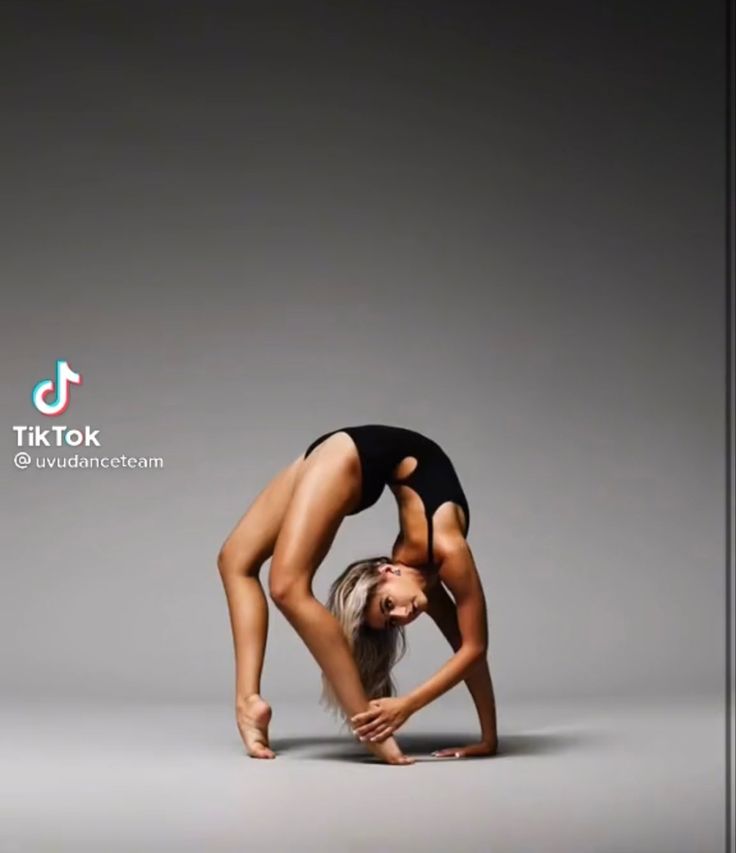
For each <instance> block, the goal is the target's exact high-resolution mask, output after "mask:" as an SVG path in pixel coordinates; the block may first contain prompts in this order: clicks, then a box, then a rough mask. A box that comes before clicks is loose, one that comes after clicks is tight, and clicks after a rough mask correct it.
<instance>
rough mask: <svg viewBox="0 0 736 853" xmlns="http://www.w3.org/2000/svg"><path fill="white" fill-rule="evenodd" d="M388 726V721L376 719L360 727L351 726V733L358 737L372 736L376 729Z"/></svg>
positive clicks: (381, 718) (380, 718)
mask: <svg viewBox="0 0 736 853" xmlns="http://www.w3.org/2000/svg"><path fill="white" fill-rule="evenodd" d="M387 724H388V721H387V720H385V719H383V717H380V716H379V717H376V719H375V720H371V721H370V722H369V723H364V724H363V725H362V726H357V727H356V726H353V731H354V732H355V733H356V734H357V735H358V736H360V737H365V736H367V735H371V734H374V733H375V732H376V730H377V729H380V728H383V727H384V726H385V725H387Z"/></svg>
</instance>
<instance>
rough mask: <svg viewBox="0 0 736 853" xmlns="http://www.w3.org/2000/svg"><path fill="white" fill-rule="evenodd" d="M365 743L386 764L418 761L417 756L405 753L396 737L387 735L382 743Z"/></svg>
mask: <svg viewBox="0 0 736 853" xmlns="http://www.w3.org/2000/svg"><path fill="white" fill-rule="evenodd" d="M365 745H366V746H367V747H368V749H370V751H371V752H372V753H373V754H374V755H375V756H376V758H379V759H380V760H381V761H384V762H385V763H386V764H414V762H415V761H416V759H415V758H412V757H411V756H409V755H404V753H403V752H402V751H401V748H400V747H399V745H398V743H396V740H395V738H392V737H387V738H386V740H384V741H382V742H381V743H370V742H369V741H366V743H365Z"/></svg>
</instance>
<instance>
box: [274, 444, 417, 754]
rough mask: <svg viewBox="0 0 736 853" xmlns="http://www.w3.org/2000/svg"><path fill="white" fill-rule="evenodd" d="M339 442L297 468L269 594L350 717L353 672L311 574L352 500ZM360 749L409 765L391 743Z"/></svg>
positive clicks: (357, 693)
mask: <svg viewBox="0 0 736 853" xmlns="http://www.w3.org/2000/svg"><path fill="white" fill-rule="evenodd" d="M342 439H345V440H346V441H348V442H349V441H350V439H349V438H348V437H347V436H342ZM339 442H340V439H338V437H337V436H336V437H334V438H333V439H332V440H331V441H330V446H329V447H328V446H326V445H321V446H320V447H318V448H317V449H316V450H315V451H314V454H313V456H310V457H309V458H308V459H307V460H306V462H305V464H304V466H303V471H302V472H301V476H300V479H299V481H298V483H297V484H296V487H295V489H294V492H293V494H292V497H291V500H290V502H289V506H288V509H287V511H286V515H285V517H284V519H283V523H282V526H281V530H280V531H279V534H278V538H277V540H276V546H275V549H274V553H273V558H272V560H271V572H270V576H269V592H270V595H271V598H272V599H273V601H274V603H275V604H276V605H277V607H278V608H279V609H280V610H281V611H282V613H283V614H284V615H285V616H286V618H287V619H288V621H289V622H290V623H291V625H292V626H293V627H294V628H295V630H296V631H297V632H298V634H299V636H300V637H301V638H302V639H303V640H304V642H305V644H306V645H307V648H308V649H309V650H310V652H311V653H312V654H313V656H314V657H315V659H316V660H317V663H318V664H319V666H320V667H321V669H322V671H323V672H324V674H325V676H326V678H327V679H328V681H329V682H330V684H331V685H332V687H333V688H334V690H335V693H336V695H337V697H338V700H339V701H340V704H341V705H342V706H343V708H344V710H345V711H346V713H347V714H349V715H353V714H357V713H358V712H359V711H364V710H365V709H367V708H368V698H367V696H366V694H365V690H364V689H363V685H362V683H361V681H360V675H359V673H358V668H357V666H356V664H355V660H354V659H353V656H352V654H351V652H350V647H349V646H348V643H347V640H346V638H345V636H344V634H343V632H342V629H341V628H340V625H339V623H338V621H337V620H336V619H335V617H334V616H333V615H332V614H331V613H330V612H329V610H327V608H326V607H324V606H323V605H322V604H321V603H320V602H319V601H318V600H317V599H316V598H315V597H314V595H313V594H312V578H313V576H314V573H315V571H316V570H317V567H318V566H319V564H320V563H321V562H322V560H323V559H324V557H325V554H326V553H327V551H328V549H329V547H330V545H331V544H332V541H333V539H334V537H335V534H336V532H337V530H338V528H339V526H340V524H341V522H342V520H343V518H344V516H345V514H346V513H347V512H349V511H350V510H351V508H352V506H354V504H355V500H356V488H355V483H356V480H355V476H354V469H352V470H351V468H350V465H351V464H352V463H351V461H350V459H349V458H346V455H345V453H344V452H343V451H342V450H341V449H340V446H339ZM320 451H321V452H320ZM366 746H368V748H369V749H370V750H371V751H372V752H373V753H374V754H375V755H377V756H378V757H379V758H381V759H382V760H383V761H386V762H388V763H391V764H409V763H412V762H413V759H411V758H408V757H407V756H405V755H403V754H402V753H401V750H400V749H399V746H398V744H397V743H396V741H395V740H394V739H393V738H387V739H386V740H384V741H383V742H381V743H374V744H366Z"/></svg>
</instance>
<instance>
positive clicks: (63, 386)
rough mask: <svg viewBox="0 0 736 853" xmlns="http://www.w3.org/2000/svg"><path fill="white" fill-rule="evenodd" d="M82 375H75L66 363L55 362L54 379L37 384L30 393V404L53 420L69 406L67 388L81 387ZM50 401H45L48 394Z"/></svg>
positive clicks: (43, 380) (59, 360)
mask: <svg viewBox="0 0 736 853" xmlns="http://www.w3.org/2000/svg"><path fill="white" fill-rule="evenodd" d="M81 384H82V374H81V373H75V372H74V371H73V370H72V369H71V367H70V366H69V362H68V361H63V360H62V359H57V360H56V376H55V378H54V379H42V380H41V381H40V382H37V383H36V385H35V386H34V388H33V391H32V393H31V402H32V403H33V405H34V406H35V407H36V408H37V409H38V411H39V412H41V414H42V415H48V416H49V417H51V418H53V417H56V416H57V415H61V414H62V413H63V412H65V411H66V410H67V408H68V406H69V386H70V385H81ZM52 393H53V394H54V396H53V398H52V400H51V401H50V402H49V401H48V400H47V398H48V396H49V395H50V394H52Z"/></svg>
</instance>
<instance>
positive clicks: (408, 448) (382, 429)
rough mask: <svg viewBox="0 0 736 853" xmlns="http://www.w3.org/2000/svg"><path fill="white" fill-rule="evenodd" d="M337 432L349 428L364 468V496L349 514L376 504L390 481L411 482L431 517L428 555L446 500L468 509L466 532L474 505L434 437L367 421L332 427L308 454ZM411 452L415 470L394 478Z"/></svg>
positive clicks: (316, 440)
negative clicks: (435, 520)
mask: <svg viewBox="0 0 736 853" xmlns="http://www.w3.org/2000/svg"><path fill="white" fill-rule="evenodd" d="M336 432H346V433H347V434H348V435H349V436H350V437H351V438H352V440H353V442H354V443H355V446H356V448H357V450H358V456H359V457H360V463H361V470H362V483H361V500H360V504H359V506H358V508H357V509H355V510H353V511H352V512H351V513H349V515H355V514H356V513H359V512H362V511H363V510H364V509H367V508H368V507H369V506H372V505H373V504H374V503H375V502H376V501H377V500H378V498H379V497H380V496H381V493H382V492H383V489H384V486H386V485H387V484H397V485H402V486H409V487H410V488H411V489H412V490H413V491H414V492H416V494H417V495H418V496H419V498H420V499H421V501H422V503H423V505H424V512H425V515H426V517H427V555H428V560H429V562H431V563H434V549H433V546H432V519H433V516H434V513H435V511H436V510H437V508H438V507H439V506H441V505H442V504H443V503H445V502H446V501H453V502H454V503H456V504H459V505H460V506H461V507H462V509H463V511H464V512H465V535H466V536H467V533H468V527H469V526H470V508H469V506H468V501H467V498H466V497H465V493H464V492H463V489H462V486H461V485H460V480H459V479H458V476H457V473H456V472H455V468H454V467H453V464H452V462H451V461H450V458H449V457H448V455H447V454H446V453H445V452H444V450H442V448H441V447H440V446H439V444H437V443H436V442H434V441H432V439H430V438H427V437H426V436H424V435H422V434H421V433H418V432H414V430H410V429H404V428H403V427H394V426H384V425H382V424H367V425H365V426H351V427H342V428H341V429H335V430H331V431H330V432H326V433H325V434H324V435H321V436H320V437H319V438H317V439H315V440H314V441H313V442H312V443H311V444H310V445H309V447H308V448H307V450H306V452H305V454H304V457H305V458H306V457H307V456H309V454H310V453H311V452H312V450H314V448H315V447H317V445H318V444H321V443H322V442H323V441H324V440H325V439H326V438H328V437H329V436H331V435H334V433H336ZM407 456H413V457H414V458H415V459H416V460H417V465H416V467H415V468H414V470H413V471H412V472H411V474H409V475H408V476H406V477H403V478H402V479H400V480H396V479H394V478H392V476H391V474H392V472H393V470H394V468H395V467H396V466H397V465H398V464H399V462H401V460H402V459H404V458H406V457H407Z"/></svg>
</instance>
